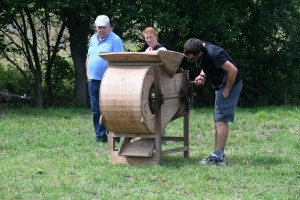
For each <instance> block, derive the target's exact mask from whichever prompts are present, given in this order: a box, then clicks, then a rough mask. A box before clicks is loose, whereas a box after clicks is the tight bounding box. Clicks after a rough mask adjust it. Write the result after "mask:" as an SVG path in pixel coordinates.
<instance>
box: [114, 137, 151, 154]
mask: <svg viewBox="0 0 300 200" xmlns="http://www.w3.org/2000/svg"><path fill="white" fill-rule="evenodd" d="M125 141H126V142H125ZM153 151H154V139H152V138H132V139H127V138H126V139H125V140H124V142H123V144H122V147H121V148H120V150H119V155H120V156H139V157H151V156H152V154H153Z"/></svg>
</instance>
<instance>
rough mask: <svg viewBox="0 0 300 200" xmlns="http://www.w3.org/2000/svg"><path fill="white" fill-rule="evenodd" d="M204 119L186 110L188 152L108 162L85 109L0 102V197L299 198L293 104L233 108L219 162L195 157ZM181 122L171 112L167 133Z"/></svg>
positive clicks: (205, 148) (204, 148)
mask: <svg viewBox="0 0 300 200" xmlns="http://www.w3.org/2000/svg"><path fill="white" fill-rule="evenodd" d="M212 118H213V113H212V108H201V109H196V108H194V109H192V111H191V115H190V157H189V158H184V157H183V155H182V153H176V154H171V155H167V156H163V157H162V165H161V166H128V165H112V164H110V163H109V154H108V152H109V147H108V144H102V143H96V142H95V141H94V132H93V125H92V119H91V112H90V110H88V109H47V110H39V109H33V108H18V109H9V108H1V107H0V161H1V162H0V199H5V200H6V199H30V200H31V199H49V200H50V199H51V200H53V199H124V200H125V199H130V200H131V199H174V200H177V199H197V200H198V199H300V108H299V107H265V108H251V109H241V108H238V110H237V113H236V120H235V122H234V123H232V124H230V129H231V130H230V135H229V138H228V142H227V146H226V156H227V161H228V162H227V163H228V164H227V166H210V165H204V166H203V165H199V164H198V163H199V161H200V160H201V159H202V158H205V157H207V156H208V155H209V154H210V153H211V152H212V151H213V146H214V124H213V120H212ZM182 129H183V123H182V119H178V120H176V121H173V122H171V123H169V125H168V126H167V129H166V130H167V135H174V136H179V135H182ZM176 144H178V143H176V142H170V141H169V142H168V146H167V147H168V148H171V147H172V146H176ZM163 148H166V147H163Z"/></svg>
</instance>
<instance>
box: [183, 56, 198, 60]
mask: <svg viewBox="0 0 300 200" xmlns="http://www.w3.org/2000/svg"><path fill="white" fill-rule="evenodd" d="M185 58H186V60H188V61H193V60H195V59H196V58H197V56H194V57H192V58H188V57H186V56H185Z"/></svg>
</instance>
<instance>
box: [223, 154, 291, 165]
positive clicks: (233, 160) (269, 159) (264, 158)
mask: <svg viewBox="0 0 300 200" xmlns="http://www.w3.org/2000/svg"><path fill="white" fill-rule="evenodd" d="M292 162H293V161H292V160H291V159H290V158H289V157H287V156H285V157H279V156H277V155H244V156H232V157H230V158H227V163H228V165H229V166H230V165H248V166H260V165H265V166H268V165H273V166H274V165H281V164H284V163H292Z"/></svg>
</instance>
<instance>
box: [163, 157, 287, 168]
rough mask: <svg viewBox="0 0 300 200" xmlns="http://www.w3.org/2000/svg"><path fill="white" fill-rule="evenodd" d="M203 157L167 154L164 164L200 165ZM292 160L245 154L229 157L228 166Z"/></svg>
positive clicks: (283, 162) (172, 166)
mask: <svg viewBox="0 0 300 200" xmlns="http://www.w3.org/2000/svg"><path fill="white" fill-rule="evenodd" d="M204 157H205V156H204ZM204 157H203V158H204ZM201 158H202V157H199V156H197V157H189V158H184V157H183V155H166V156H163V157H162V166H166V167H169V168H181V167H187V166H195V165H199V161H200V160H201ZM292 162H293V161H292V160H291V159H290V158H289V157H278V156H277V155H245V156H232V157H227V162H226V164H227V166H235V165H245V166H260V165H262V166H274V165H281V164H285V163H292Z"/></svg>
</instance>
